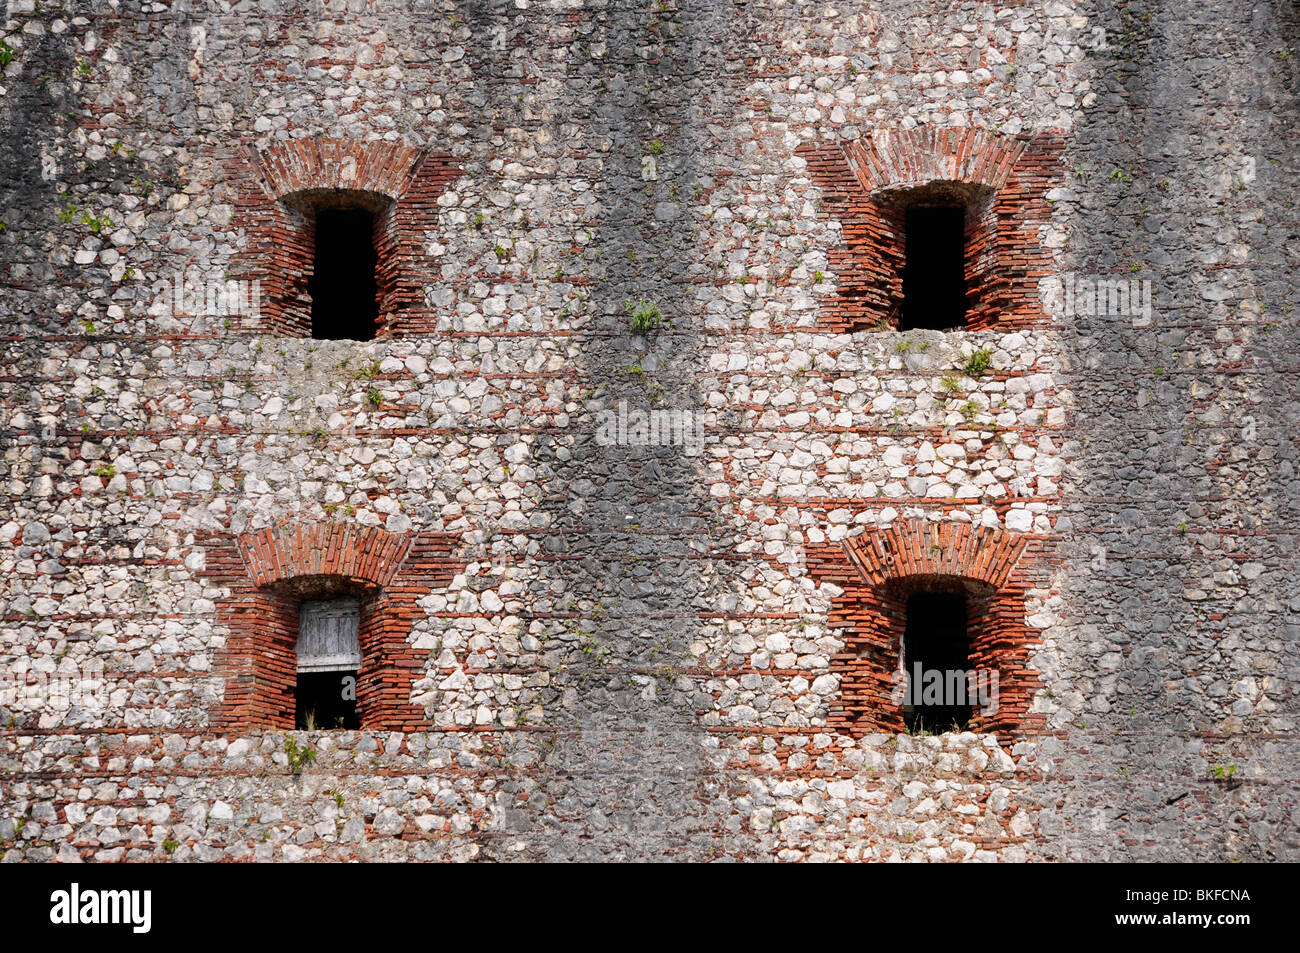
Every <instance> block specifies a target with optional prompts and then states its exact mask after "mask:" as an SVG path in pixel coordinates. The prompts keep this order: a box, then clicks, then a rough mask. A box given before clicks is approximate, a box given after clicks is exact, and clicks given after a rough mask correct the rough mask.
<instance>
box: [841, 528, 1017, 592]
mask: <svg viewBox="0 0 1300 953" xmlns="http://www.w3.org/2000/svg"><path fill="white" fill-rule="evenodd" d="M1024 549H1025V539H1024V538H1023V537H1021V536H1017V535H1015V534H1013V533H1008V532H1007V531H1005V530H1002V529H998V528H996V527H991V526H973V525H971V524H970V523H928V522H924V521H921V520H901V521H899V522H896V523H894V524H892V525H890V526H889V527H888V528H887V529H883V530H879V531H877V532H874V533H863V534H861V535H858V536H853V537H850V538H849V539H846V540H845V541H844V551H845V553H846V554H847V555H848V557H849V561H850V562H852V563H853V566H854V568H856V569H857V571H858V572H859V573H860V574H861V576H862V579H863V581H864V582H866V583H867V584H868V585H870V586H882V585H884V584H885V583H886V582H888V581H890V580H891V579H903V578H905V577H908V576H958V577H961V578H963V579H974V580H976V581H978V582H982V583H986V584H987V585H989V586H991V587H992V588H993V589H1002V588H1004V587H1005V586H1006V584H1007V580H1008V579H1009V578H1010V577H1011V572H1012V570H1014V569H1015V567H1016V563H1017V562H1018V561H1019V560H1020V555H1021V553H1023V552H1024Z"/></svg>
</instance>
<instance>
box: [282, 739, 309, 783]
mask: <svg viewBox="0 0 1300 953" xmlns="http://www.w3.org/2000/svg"><path fill="white" fill-rule="evenodd" d="M284 753H285V756H286V757H288V759H289V770H290V771H292V772H293V773H294V774H302V772H303V769H304V768H306V767H307V765H309V764H311V763H312V762H313V761H315V760H316V749H315V748H313V747H312V746H311V745H303V746H302V747H299V746H298V742H297V741H295V740H294V739H293V738H292V737H290V736H289V735H285V736H284Z"/></svg>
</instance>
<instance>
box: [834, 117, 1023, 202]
mask: <svg viewBox="0 0 1300 953" xmlns="http://www.w3.org/2000/svg"><path fill="white" fill-rule="evenodd" d="M1024 149H1025V142H1024V140H1023V139H1016V138H1012V137H1010V136H1004V135H1001V134H999V133H996V132H990V131H988V130H985V129H959V128H958V129H939V128H933V127H924V128H920V129H876V130H873V131H872V132H871V133H870V135H868V136H866V137H865V138H863V139H859V140H856V141H854V142H851V143H849V144H848V145H847V146H846V147H845V155H846V156H847V158H848V160H849V164H850V166H851V167H852V168H853V172H854V175H856V176H857V179H858V182H859V183H861V185H862V187H863V188H864V189H866V191H867V192H868V193H872V194H873V193H877V192H881V191H886V190H895V189H905V188H915V187H918V186H923V185H928V184H930V183H933V182H961V183H964V184H967V185H975V186H983V187H985V188H987V189H990V190H992V191H997V190H998V189H1001V188H1002V187H1003V186H1004V185H1006V182H1007V177H1008V176H1009V175H1010V174H1011V170H1012V169H1013V168H1015V165H1016V163H1017V162H1018V161H1019V160H1020V155H1021V153H1022V152H1024Z"/></svg>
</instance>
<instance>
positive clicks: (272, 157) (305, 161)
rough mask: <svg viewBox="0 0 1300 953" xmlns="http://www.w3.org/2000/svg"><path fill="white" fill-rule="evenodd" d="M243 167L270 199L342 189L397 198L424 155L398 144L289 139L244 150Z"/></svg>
mask: <svg viewBox="0 0 1300 953" xmlns="http://www.w3.org/2000/svg"><path fill="white" fill-rule="evenodd" d="M249 151H250V155H249V157H248V158H249V165H250V166H251V167H252V168H253V169H254V170H255V174H256V176H257V178H258V180H259V181H260V182H261V183H262V187H263V188H264V189H265V190H266V192H267V193H268V194H269V195H270V196H271V197H272V198H282V197H283V196H286V195H290V194H292V193H294V192H300V191H304V190H309V189H348V190H353V191H360V192H378V193H380V194H381V195H387V196H389V197H390V198H394V199H395V198H398V197H400V196H401V195H403V194H404V193H405V192H406V191H407V190H408V189H410V187H411V185H412V184H413V183H414V181H415V177H416V174H417V173H418V171H419V169H420V166H421V164H422V163H423V160H424V152H423V151H422V150H420V149H417V148H415V147H414V146H409V145H407V144H406V143H404V142H386V141H373V142H364V141H362V140H359V139H293V140H290V141H289V142H278V143H275V144H274V145H272V146H270V147H269V148H267V149H265V150H261V151H258V150H253V149H250V150H249Z"/></svg>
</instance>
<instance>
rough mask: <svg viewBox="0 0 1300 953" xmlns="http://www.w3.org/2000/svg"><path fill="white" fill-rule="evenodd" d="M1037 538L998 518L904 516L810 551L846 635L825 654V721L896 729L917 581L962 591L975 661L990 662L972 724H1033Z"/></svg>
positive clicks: (856, 728) (1004, 731) (1026, 728)
mask: <svg viewBox="0 0 1300 953" xmlns="http://www.w3.org/2000/svg"><path fill="white" fill-rule="evenodd" d="M1036 542H1037V541H1035V540H1032V539H1031V538H1030V537H1028V536H1023V535H1019V534H1014V533H1009V532H1007V531H1005V530H1002V529H998V528H995V527H983V526H972V525H971V524H969V523H956V522H926V521H921V520H901V521H898V522H895V523H893V524H892V525H890V526H888V527H884V528H881V529H877V530H871V531H868V532H866V533H862V534H860V535H858V536H854V537H850V538H849V539H847V540H844V541H843V542H842V543H841V544H839V545H836V544H826V545H824V546H821V547H817V548H813V549H810V550H809V552H808V566H809V571H810V573H812V575H813V576H814V578H816V579H817V580H818V581H823V582H831V583H834V584H835V585H836V586H838V587H839V588H841V589H843V593H842V594H841V595H840V596H838V597H836V598H835V599H834V600H832V607H831V617H830V624H831V626H832V627H833V628H837V629H839V630H840V631H841V632H842V633H843V635H844V640H845V647H844V651H842V652H841V653H839V654H838V655H836V656H834V657H833V658H832V660H831V671H832V673H834V674H836V675H838V676H839V679H840V694H839V698H838V700H837V701H836V702H834V703H832V705H831V712H830V717H829V724H830V726H831V727H832V728H834V729H835V730H838V731H842V732H846V733H849V734H852V735H854V736H861V735H863V734H868V733H871V732H876V731H888V732H897V731H902V730H903V728H904V725H903V711H902V707H901V706H900V705H899V704H898V703H897V701H895V700H894V698H893V697H892V693H893V691H894V689H895V687H896V684H897V683H896V682H895V680H894V673H895V672H896V671H898V669H899V664H900V657H901V647H902V640H903V631H904V628H905V625H906V605H907V598H908V596H909V595H910V594H911V593H912V592H913V591H915V590H916V589H917V588H919V587H920V586H922V585H925V586H937V587H940V588H950V589H954V590H960V591H962V592H964V593H965V594H966V595H967V604H968V611H969V616H968V620H967V621H968V627H969V628H968V631H969V632H970V643H971V648H970V661H971V666H972V668H975V669H985V670H996V671H997V672H998V675H999V685H998V688H999V701H998V707H997V711H996V713H993V714H990V715H977V716H976V717H975V718H974V719H973V720H972V722H971V725H970V727H971V730H974V731H987V732H993V733H995V734H998V735H1000V736H1008V737H1015V736H1021V735H1024V734H1026V733H1029V732H1032V731H1035V730H1038V729H1040V728H1041V727H1042V722H1043V718H1042V716H1041V715H1037V714H1034V713H1031V712H1030V708H1031V707H1032V705H1033V696H1034V693H1035V692H1036V691H1037V689H1038V687H1039V679H1038V676H1037V673H1035V672H1033V671H1032V670H1031V669H1030V668H1029V655H1030V651H1031V648H1032V646H1033V645H1034V644H1036V643H1037V642H1038V641H1039V639H1038V637H1037V634H1036V632H1035V630H1033V629H1031V628H1030V626H1029V625H1028V623H1027V621H1026V618H1025V596H1026V592H1027V589H1028V588H1029V585H1030V578H1031V568H1032V567H1031V566H1030V565H1029V564H1030V563H1032V562H1033V561H1034V560H1035V559H1037V558H1038V557H1037V556H1036V555H1032V556H1031V555H1029V553H1030V551H1031V549H1032V548H1034V547H1033V544H1034V543H1036Z"/></svg>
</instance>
